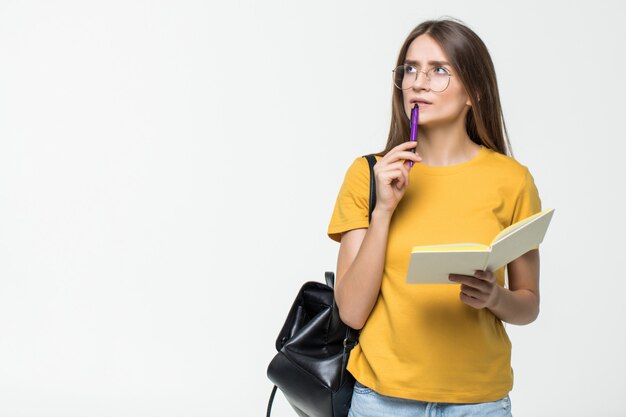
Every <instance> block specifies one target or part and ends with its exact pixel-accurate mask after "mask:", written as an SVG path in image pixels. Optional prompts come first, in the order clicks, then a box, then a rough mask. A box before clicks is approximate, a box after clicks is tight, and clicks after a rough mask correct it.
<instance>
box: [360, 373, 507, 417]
mask: <svg viewBox="0 0 626 417" xmlns="http://www.w3.org/2000/svg"><path fill="white" fill-rule="evenodd" d="M383 416H393V417H409V416H411V417H512V414H511V400H510V399H509V396H508V395H507V396H506V397H504V398H502V399H500V400H498V401H492V402H486V403H476V404H456V403H427V402H423V401H415V400H407V399H403V398H395V397H388V396H386V395H382V394H379V393H377V392H376V391H374V390H372V389H370V388H368V387H366V386H365V385H362V384H360V383H359V382H358V381H357V383H356V384H355V385H354V392H353V394H352V405H351V406H350V412H349V413H348V417H383Z"/></svg>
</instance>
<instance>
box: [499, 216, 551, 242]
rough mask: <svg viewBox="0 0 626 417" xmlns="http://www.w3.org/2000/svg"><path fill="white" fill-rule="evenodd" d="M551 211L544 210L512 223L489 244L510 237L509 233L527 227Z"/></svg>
mask: <svg viewBox="0 0 626 417" xmlns="http://www.w3.org/2000/svg"><path fill="white" fill-rule="evenodd" d="M552 210H554V209H546V210H543V211H540V212H539V213H535V214H533V215H532V216H529V217H527V218H525V219H524V220H520V221H519V222H517V223H513V224H512V225H510V226H509V227H507V228H504V229H502V230H501V231H500V233H498V234H497V235H496V237H495V238H493V241H492V242H491V245H494V244H495V243H496V242H498V241H499V240H501V239H503V238H504V237H506V236H508V235H510V234H511V233H513V232H515V231H516V230H517V229H519V228H520V227H523V226H525V225H527V224H528V223H530V222H533V221H535V220H536V219H537V218H538V217H541V216H544V215H546V214H547V213H548V212H549V211H552Z"/></svg>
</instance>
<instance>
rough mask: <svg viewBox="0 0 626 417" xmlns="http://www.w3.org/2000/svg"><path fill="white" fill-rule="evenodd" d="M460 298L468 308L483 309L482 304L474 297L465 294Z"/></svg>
mask: <svg viewBox="0 0 626 417" xmlns="http://www.w3.org/2000/svg"><path fill="white" fill-rule="evenodd" d="M459 297H460V298H461V301H463V302H464V303H465V304H467V305H468V306H470V307H474V308H475V309H479V308H481V307H480V304H481V302H480V301H479V300H477V299H475V298H474V297H470V296H469V295H467V294H464V293H461V294H460V295H459Z"/></svg>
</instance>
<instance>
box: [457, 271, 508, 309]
mask: <svg viewBox="0 0 626 417" xmlns="http://www.w3.org/2000/svg"><path fill="white" fill-rule="evenodd" d="M448 278H449V279H450V281H452V282H456V283H459V284H461V295H460V297H461V301H463V302H464V303H465V304H467V305H469V306H471V307H474V308H476V309H481V308H485V307H486V308H491V307H493V306H495V305H496V302H497V300H498V291H499V288H500V287H499V286H498V284H497V283H496V275H495V274H494V273H493V272H491V271H476V273H475V274H474V275H473V276H472V275H458V274H450V276H449V277H448Z"/></svg>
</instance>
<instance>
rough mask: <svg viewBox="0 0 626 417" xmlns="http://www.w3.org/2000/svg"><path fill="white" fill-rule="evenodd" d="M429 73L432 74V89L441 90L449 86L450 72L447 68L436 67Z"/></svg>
mask: <svg viewBox="0 0 626 417" xmlns="http://www.w3.org/2000/svg"><path fill="white" fill-rule="evenodd" d="M428 75H429V76H430V89H431V90H432V91H435V92H441V91H443V90H445V89H446V88H447V87H448V83H449V82H450V74H448V72H447V71H446V70H444V69H438V68H434V69H433V70H432V71H430V72H429V74H428Z"/></svg>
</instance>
